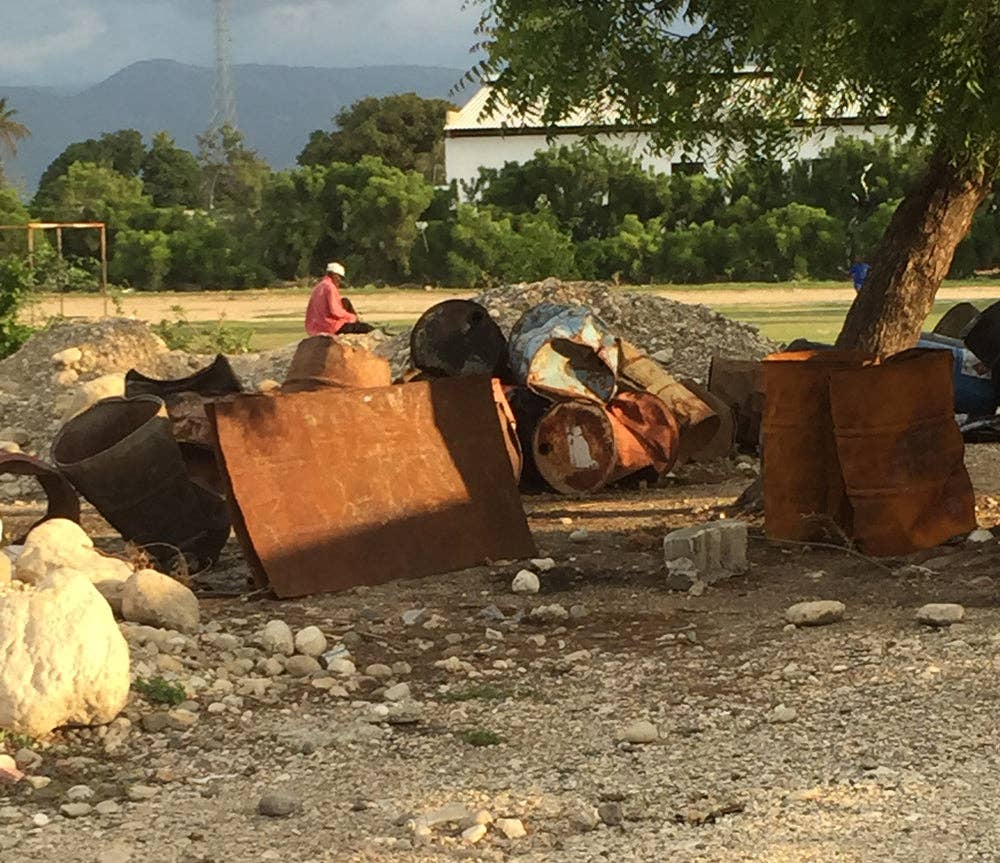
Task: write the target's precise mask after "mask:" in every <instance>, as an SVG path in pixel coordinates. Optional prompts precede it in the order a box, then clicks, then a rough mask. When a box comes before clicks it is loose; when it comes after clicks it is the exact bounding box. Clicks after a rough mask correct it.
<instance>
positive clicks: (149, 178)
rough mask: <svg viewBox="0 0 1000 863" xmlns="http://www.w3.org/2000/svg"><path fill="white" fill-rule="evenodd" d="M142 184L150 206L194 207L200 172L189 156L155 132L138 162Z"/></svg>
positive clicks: (196, 202)
mask: <svg viewBox="0 0 1000 863" xmlns="http://www.w3.org/2000/svg"><path fill="white" fill-rule="evenodd" d="M142 183H143V186H144V187H145V190H146V193H147V194H148V195H149V196H150V197H151V198H152V199H153V205H154V206H157V207H173V206H180V207H194V206H197V205H198V203H199V195H200V191H201V169H200V168H199V167H198V160H197V159H196V158H195V157H194V155H193V154H192V153H190V152H188V151H187V150H183V149H181V148H180V147H178V146H177V144H176V143H175V142H174V139H173V138H171V137H170V135H168V134H167V133H166V132H157V133H156V135H154V136H153V143H152V145H151V146H150V148H149V152H148V153H146V157H145V159H143V162H142Z"/></svg>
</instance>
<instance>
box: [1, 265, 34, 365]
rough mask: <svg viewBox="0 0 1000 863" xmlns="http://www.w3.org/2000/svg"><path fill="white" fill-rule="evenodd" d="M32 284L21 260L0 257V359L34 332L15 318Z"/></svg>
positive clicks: (26, 268)
mask: <svg viewBox="0 0 1000 863" xmlns="http://www.w3.org/2000/svg"><path fill="white" fill-rule="evenodd" d="M31 287H32V275H31V271H30V270H29V269H28V266H27V264H26V263H25V262H24V261H23V260H22V259H20V258H18V257H15V256H9V257H6V258H0V359H2V358H3V357H8V356H10V355H11V354H12V353H14V352H15V351H16V350H17V349H18V348H20V347H21V345H23V344H24V343H25V342H26V341H27V340H28V339H29V338H30V337H31V334H32V333H33V332H34V330H33V329H32V328H31V327H29V326H25V325H24V324H22V323H20V322H19V321H18V319H17V316H18V312H20V310H21V307H22V306H23V305H24V303H25V302H26V300H27V299H28V296H29V295H30V293H31Z"/></svg>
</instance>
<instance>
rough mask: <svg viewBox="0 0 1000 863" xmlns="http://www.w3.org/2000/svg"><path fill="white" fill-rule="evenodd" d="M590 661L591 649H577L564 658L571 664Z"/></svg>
mask: <svg viewBox="0 0 1000 863" xmlns="http://www.w3.org/2000/svg"><path fill="white" fill-rule="evenodd" d="M589 661H590V651H589V650H575V651H573V653H568V654H566V656H565V657H564V658H563V662H567V663H569V664H570V665H576V664H577V663H579V662H589Z"/></svg>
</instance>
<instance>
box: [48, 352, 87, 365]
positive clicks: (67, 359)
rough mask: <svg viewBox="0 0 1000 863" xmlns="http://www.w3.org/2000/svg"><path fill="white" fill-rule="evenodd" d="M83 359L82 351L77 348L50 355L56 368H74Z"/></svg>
mask: <svg viewBox="0 0 1000 863" xmlns="http://www.w3.org/2000/svg"><path fill="white" fill-rule="evenodd" d="M82 359H83V351H81V350H80V349H79V348H65V349H64V350H61V351H56V353H54V354H53V355H52V362H53V363H54V364H55V365H57V366H75V365H76V364H77V363H78V362H80V360H82Z"/></svg>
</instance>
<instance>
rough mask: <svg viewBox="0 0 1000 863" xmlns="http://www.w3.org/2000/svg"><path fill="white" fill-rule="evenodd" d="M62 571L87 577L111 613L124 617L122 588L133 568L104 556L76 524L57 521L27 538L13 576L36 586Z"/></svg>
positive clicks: (54, 520)
mask: <svg viewBox="0 0 1000 863" xmlns="http://www.w3.org/2000/svg"><path fill="white" fill-rule="evenodd" d="M60 569H72V570H75V571H76V572H79V573H81V574H82V575H85V576H86V577H87V578H88V579H90V582H91V584H93V585H94V587H96V588H97V589H98V590H99V591H100V592H101V595H102V596H103V597H104V598H105V599H106V600H107V601H108V603H109V604H110V605H111V609H112V611H114V612H115V614H119V615H120V614H121V596H122V588H123V586H124V584H125V582H126V581H127V580H128V579H129V577H130V576H131V575H132V571H133V570H132V567H131V566H130V565H129V564H128V563H126V562H125V561H124V560H119V559H118V558H116V557H108V556H106V555H103V554H101V553H100V552H99V551H98V550H97V549H96V548H94V542H93V540H92V539H91V538H90V537H89V536H87V533H86V531H85V530H84V529H83V528H82V527H80V525H78V524H77V523H76V522H73V521H69V520H67V519H64V518H54V519H52V520H50V521H46V522H43V523H42V524H40V525H38V527H36V528H35V529H34V530H32V531H31V533H29V534H28V538H27V539H26V540H25V543H24V550H23V551H22V552H21V554H20V556H19V557H18V559H17V566H16V568H15V572H14V574H15V577H17V578H18V579H20V580H21V581H26V582H28V583H29V584H34V583H36V582H38V581H39V580H40V579H42V578H44V577H45V576H46V575H48V574H49V573H51V572H55V571H56V570H60Z"/></svg>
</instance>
